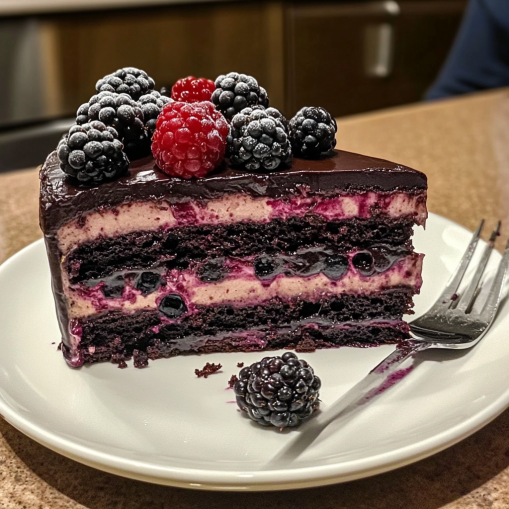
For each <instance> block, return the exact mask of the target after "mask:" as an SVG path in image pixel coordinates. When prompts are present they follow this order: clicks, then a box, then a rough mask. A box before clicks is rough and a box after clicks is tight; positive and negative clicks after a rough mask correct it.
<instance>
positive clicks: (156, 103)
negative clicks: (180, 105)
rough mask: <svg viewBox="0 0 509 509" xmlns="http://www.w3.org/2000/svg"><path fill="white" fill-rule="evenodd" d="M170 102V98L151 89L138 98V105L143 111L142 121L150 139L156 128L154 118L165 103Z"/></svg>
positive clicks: (155, 118)
mask: <svg viewBox="0 0 509 509" xmlns="http://www.w3.org/2000/svg"><path fill="white" fill-rule="evenodd" d="M170 102H172V99H170V98H169V97H166V96H165V95H161V94H160V93H159V92H156V91H155V90H153V91H152V92H150V94H146V95H142V96H141V97H140V98H139V100H138V103H139V107H140V108H141V111H142V113H143V121H144V124H145V127H146V128H147V135H148V138H149V139H150V140H151V139H152V135H153V134H154V131H155V130H156V120H157V117H158V116H159V113H161V110H162V109H163V107H164V105H165V104H168V103H170Z"/></svg>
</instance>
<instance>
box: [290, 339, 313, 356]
mask: <svg viewBox="0 0 509 509" xmlns="http://www.w3.org/2000/svg"><path fill="white" fill-rule="evenodd" d="M315 350H316V344H315V342H314V341H313V340H312V339H311V338H305V339H301V340H300V341H299V342H298V343H297V346H296V347H295V351H296V352H299V353H310V352H314V351H315Z"/></svg>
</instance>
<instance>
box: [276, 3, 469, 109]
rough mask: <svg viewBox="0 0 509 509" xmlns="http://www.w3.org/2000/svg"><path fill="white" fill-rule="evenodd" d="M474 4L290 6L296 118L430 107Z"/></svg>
mask: <svg viewBox="0 0 509 509" xmlns="http://www.w3.org/2000/svg"><path fill="white" fill-rule="evenodd" d="M465 5H466V0H423V1H420V0H415V1H412V0H407V1H401V2H396V1H383V2H356V3H320V4H317V3H308V2H305V3H304V2H298V3H297V2H295V3H293V4H288V5H287V7H286V12H285V33H286V38H285V44H286V64H287V67H286V104H285V110H286V112H287V114H288V115H293V114H294V113H295V111H297V110H298V109H299V108H301V107H303V106H311V105H321V106H323V107H325V108H327V109H328V110H329V111H330V112H331V113H332V114H333V115H335V116H341V115H349V114H354V113H361V112H364V111H369V110H374V109H378V108H385V107H389V106H396V105H400V104H405V103H409V102H414V101H419V100H420V99H422V96H423V94H424V93H425V91H426V89H427V88H428V87H429V86H430V85H431V83H432V81H433V80H434V78H435V77H436V75H437V73H438V71H439V70H440V67H441V65H442V64H443V62H444V60H445V58H446V56H447V53H448V50H449V48H450V46H451V44H452V41H453V40H454V36H455V34H456V31H457V29H458V26H459V23H460V21H461V16H462V14H463V11H464V8H465Z"/></svg>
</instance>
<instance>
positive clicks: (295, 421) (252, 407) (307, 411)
mask: <svg viewBox="0 0 509 509" xmlns="http://www.w3.org/2000/svg"><path fill="white" fill-rule="evenodd" d="M238 378H239V379H238V380H237V382H235V385H234V386H233V390H234V392H235V396H236V397H237V405H238V406H239V408H240V409H241V410H242V411H243V412H246V413H247V414H248V415H249V417H250V418H251V419H252V420H253V421H256V422H257V423H258V424H261V425H262V426H276V427H277V428H280V429H282V428H286V427H294V426H298V425H299V424H300V423H301V422H302V421H303V420H304V419H307V418H308V417H309V416H310V415H311V414H312V413H313V412H314V411H315V410H316V409H317V408H318V406H319V404H320V400H319V399H318V396H319V393H318V391H319V389H320V386H321V382H320V379H319V378H318V377H317V376H316V375H315V374H314V371H313V368H312V367H311V366H310V365H309V364H308V363H307V362H306V361H305V360H302V359H301V360H299V359H298V358H297V356H296V355H295V354H294V353H292V352H286V353H284V354H283V355H282V356H281V357H265V358H264V359H262V360H261V361H260V362H255V363H254V364H251V366H247V367H245V368H242V369H241V370H240V373H239V376H238Z"/></svg>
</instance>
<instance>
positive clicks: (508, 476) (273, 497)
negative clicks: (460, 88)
mask: <svg viewBox="0 0 509 509" xmlns="http://www.w3.org/2000/svg"><path fill="white" fill-rule="evenodd" d="M338 148H342V149H345V150H352V151H357V152H361V153H365V154H369V155H373V156H377V157H382V158H386V159H392V160H395V161H397V162H400V163H404V164H407V165H409V166H413V167H415V168H417V169H419V170H422V171H424V172H425V173H426V174H427V175H428V178H429V202H428V205H429V209H430V211H432V212H435V213H438V214H441V215H443V216H446V217H448V218H450V219H453V220H454V221H457V222H458V223H460V224H462V225H464V226H466V227H468V228H470V229H474V228H475V227H476V225H477V223H478V221H479V219H480V218H481V217H484V218H485V219H487V220H488V221H489V224H490V226H491V224H493V223H494V222H495V220H496V219H498V218H500V219H502V221H503V222H505V228H504V235H503V236H504V238H507V233H508V232H509V91H507V90H502V91H495V92H489V93H483V94H477V95H474V96H470V97H465V98H460V99H454V100H449V101H443V102H437V103H433V104H420V105H415V106H407V107H402V108H397V109H393V110H387V111H382V112H377V113H371V114H366V115H360V116H357V117H350V118H345V119H342V120H341V121H339V122H338ZM37 200H38V179H37V173H36V171H35V170H27V171H20V172H16V173H10V174H3V175H0V260H1V261H3V260H5V259H6V258H7V257H9V256H11V255H12V254H14V253H15V252H16V251H18V250H19V249H21V248H22V247H23V246H25V245H27V244H28V243H30V242H32V241H34V240H35V239H37V238H39V237H40V236H41V234H40V232H39V228H38V224H37ZM205 505H206V507H207V509H216V508H217V509H220V508H221V509H223V508H224V507H236V508H238V509H255V508H256V509H258V508H260V507H263V508H264V509H281V508H287V507H288V508H289V507H298V508H300V509H307V508H319V509H328V508H331V509H333V508H337V509H340V508H341V509H353V508H359V509H360V508H363V509H364V508H365V509H396V508H404V509H414V508H415V509H427V508H430V509H431V508H433V509H434V508H442V507H447V508H476V509H481V508H492V509H498V508H505V507H509V411H506V412H505V413H503V414H502V415H501V416H500V417H498V418H497V419H496V420H495V421H493V422H492V423H491V424H489V425H488V426H486V427H485V428H483V429H482V430H480V431H478V432H477V433H475V434H474V435H472V436H471V437H469V438H467V439H466V440H464V441H462V442H461V443H459V444H457V445H455V446H453V447H451V448H449V449H447V450H445V451H443V452H441V453H439V454H436V455H434V456H432V457H430V458H428V459H425V460H422V461H419V462H418V463H415V464H413V465H410V466H407V467H404V468H401V469H398V470H395V471H393V472H389V473H386V474H382V475H378V476H375V477H371V478H368V479H362V480H359V481H353V482H349V483H345V484H337V485H333V486H327V487H321V488H312V489H306V490H295V491H287V492H271V493H216V492H202V491H191V490H184V489H179V488H170V487H163V486H155V485H151V484H146V483H143V482H139V481H132V480H130V479H124V478H121V477H116V476H114V475H110V474H105V473H103V472H100V471H98V470H94V469H92V468H89V467H86V466H83V465H81V464H79V463H76V462H74V461H72V460H69V459H67V458H64V457H62V456H60V455H58V454H56V453H54V452H52V451H50V450H48V449H46V448H45V447H43V446H41V445H39V444H37V443H35V442H33V441H32V440H31V439H29V438H27V437H25V436H24V435H23V434H21V433H20V432H18V431H17V430H15V429H14V428H12V427H11V426H10V425H9V424H7V423H6V422H5V421H3V420H1V419H0V509H14V508H35V509H63V508H66V509H67V508H69V509H71V508H73V509H75V508H83V507H85V508H89V509H113V508H118V509H138V508H147V509H148V508H161V509H168V508H175V509H177V508H178V509H191V508H195V507H201V506H205Z"/></svg>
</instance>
